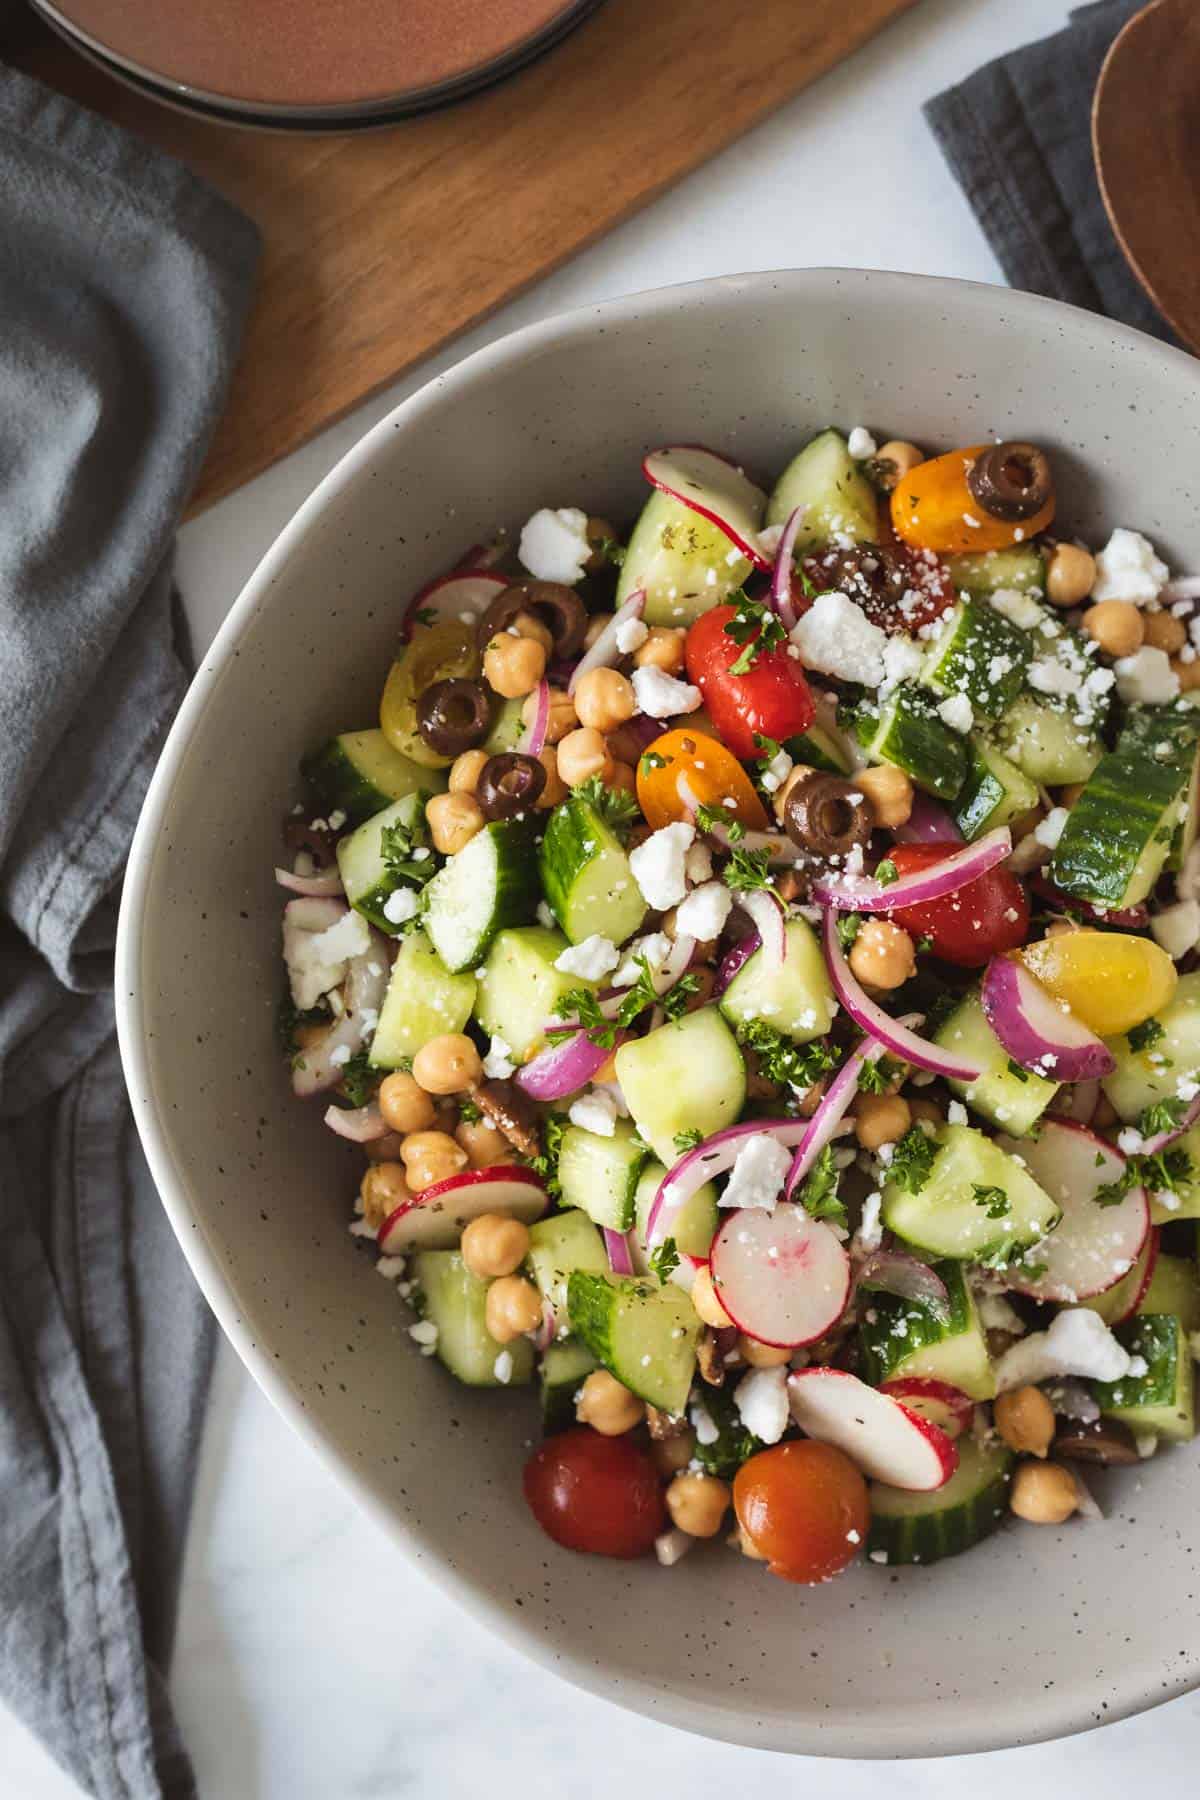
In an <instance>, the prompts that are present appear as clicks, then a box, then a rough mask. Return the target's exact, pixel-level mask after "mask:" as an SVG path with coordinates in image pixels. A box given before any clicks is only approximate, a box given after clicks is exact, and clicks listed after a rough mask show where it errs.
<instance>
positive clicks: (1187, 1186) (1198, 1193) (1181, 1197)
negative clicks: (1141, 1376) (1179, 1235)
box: [1150, 1125, 1200, 1312]
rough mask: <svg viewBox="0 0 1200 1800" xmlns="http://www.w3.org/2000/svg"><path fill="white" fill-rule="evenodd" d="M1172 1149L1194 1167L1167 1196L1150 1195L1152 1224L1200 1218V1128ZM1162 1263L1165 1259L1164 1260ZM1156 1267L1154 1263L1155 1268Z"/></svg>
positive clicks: (1196, 1126) (1184, 1137)
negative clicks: (1180, 1152) (1181, 1154)
mask: <svg viewBox="0 0 1200 1800" xmlns="http://www.w3.org/2000/svg"><path fill="white" fill-rule="evenodd" d="M1171 1148H1172V1150H1174V1151H1176V1152H1179V1151H1182V1152H1183V1154H1184V1155H1185V1156H1186V1157H1187V1158H1188V1159H1189V1162H1190V1165H1191V1166H1190V1168H1189V1170H1188V1173H1187V1174H1186V1175H1185V1176H1183V1177H1182V1178H1178V1179H1176V1181H1175V1185H1174V1187H1173V1188H1172V1189H1171V1190H1170V1192H1169V1194H1167V1195H1166V1197H1164V1196H1163V1195H1162V1194H1157V1193H1154V1194H1151V1196H1150V1223H1151V1224H1152V1225H1170V1224H1171V1223H1172V1222H1173V1221H1174V1220H1176V1219H1200V1125H1193V1126H1192V1129H1191V1130H1190V1131H1185V1132H1184V1134H1183V1136H1182V1137H1181V1138H1179V1139H1178V1141H1177V1142H1176V1143H1174V1144H1172V1146H1171ZM1159 1260H1160V1261H1161V1260H1162V1259H1161V1257H1160V1259H1159ZM1157 1266H1158V1265H1157V1264H1155V1267H1156V1268H1157ZM1156 1310H1161V1311H1163V1312H1170V1311H1171V1310H1172V1309H1171V1308H1170V1307H1162V1308H1159V1309H1156Z"/></svg>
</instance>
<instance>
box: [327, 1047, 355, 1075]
mask: <svg viewBox="0 0 1200 1800" xmlns="http://www.w3.org/2000/svg"><path fill="white" fill-rule="evenodd" d="M350 1056H351V1050H350V1046H349V1044H336V1045H335V1046H334V1048H333V1049H332V1050H331V1051H330V1052H329V1061H330V1063H331V1064H332V1066H333V1067H334V1068H335V1069H343V1068H345V1066H346V1064H347V1063H348V1062H349V1061H350Z"/></svg>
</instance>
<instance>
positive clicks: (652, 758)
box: [641, 750, 674, 775]
mask: <svg viewBox="0 0 1200 1800" xmlns="http://www.w3.org/2000/svg"><path fill="white" fill-rule="evenodd" d="M673 760H674V758H672V757H670V756H660V754H659V752H658V751H657V750H643V751H642V756H641V768H642V773H643V774H644V775H648V774H649V773H650V771H651V770H652V769H665V768H666V767H667V765H668V763H670V762H672V761H673Z"/></svg>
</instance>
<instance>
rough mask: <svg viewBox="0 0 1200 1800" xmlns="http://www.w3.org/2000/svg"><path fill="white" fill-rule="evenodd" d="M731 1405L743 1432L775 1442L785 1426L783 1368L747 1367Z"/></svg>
mask: <svg viewBox="0 0 1200 1800" xmlns="http://www.w3.org/2000/svg"><path fill="white" fill-rule="evenodd" d="M733 1404H734V1405H735V1406H736V1407H737V1410H738V1416H739V1417H740V1419H741V1421H742V1424H743V1425H744V1426H745V1427H746V1430H747V1431H752V1432H753V1433H754V1436H755V1437H756V1438H761V1440H762V1442H763V1443H764V1444H777V1443H778V1442H779V1440H780V1438H781V1437H782V1436H783V1434H784V1432H785V1431H786V1430H787V1427H788V1419H789V1417H790V1413H789V1410H788V1397H787V1370H786V1368H780V1369H751V1371H750V1373H749V1374H748V1375H743V1376H742V1379H741V1380H740V1381H739V1382H738V1384H737V1388H736V1389H735V1391H734V1396H733Z"/></svg>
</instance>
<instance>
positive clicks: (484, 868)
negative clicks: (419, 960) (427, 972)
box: [425, 819, 539, 973]
mask: <svg viewBox="0 0 1200 1800" xmlns="http://www.w3.org/2000/svg"><path fill="white" fill-rule="evenodd" d="M425 893H426V902H427V904H426V910H425V929H426V931H427V932H428V933H429V940H430V942H431V943H432V945H433V947H434V949H435V950H436V951H437V953H438V955H439V956H440V957H441V959H442V961H443V962H444V963H445V965H446V967H447V968H448V969H449V970H450V971H451V973H454V972H456V971H457V970H460V969H477V968H478V967H479V965H480V964H481V963H482V962H483V959H484V957H485V956H486V955H487V952H488V950H489V948H490V947H491V943H492V940H493V938H494V937H495V936H496V933H497V932H499V931H503V930H504V928H505V926H506V925H525V924H528V923H529V921H530V920H531V919H532V917H533V914H534V911H535V909H536V907H537V903H538V898H539V895H538V884H537V868H536V865H535V863H534V856H533V832H532V827H531V825H530V823H529V821H528V820H521V819H499V820H497V821H496V822H495V823H494V824H491V825H485V826H484V828H483V830H482V831H478V832H476V834H475V836H474V837H473V838H471V840H470V841H469V842H468V843H467V844H466V845H464V847H463V848H462V849H461V850H460V851H459V852H458V854H457V855H456V856H452V857H450V859H449V861H448V862H447V863H446V866H445V868H443V869H441V870H439V872H438V873H437V874H436V875H435V876H434V878H433V880H432V881H431V882H430V883H429V886H428V887H427V888H426V890H425Z"/></svg>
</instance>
